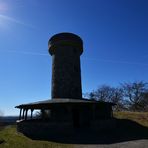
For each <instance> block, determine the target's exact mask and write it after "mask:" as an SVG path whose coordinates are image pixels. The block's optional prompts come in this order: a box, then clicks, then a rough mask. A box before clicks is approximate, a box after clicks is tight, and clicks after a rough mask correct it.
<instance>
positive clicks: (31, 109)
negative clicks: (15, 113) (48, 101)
mask: <svg viewBox="0 0 148 148" xmlns="http://www.w3.org/2000/svg"><path fill="white" fill-rule="evenodd" d="M33 111H34V109H31V119H32V115H33Z"/></svg>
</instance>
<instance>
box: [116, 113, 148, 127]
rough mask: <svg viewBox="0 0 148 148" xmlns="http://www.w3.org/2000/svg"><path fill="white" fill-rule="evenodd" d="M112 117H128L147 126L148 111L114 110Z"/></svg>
mask: <svg viewBox="0 0 148 148" xmlns="http://www.w3.org/2000/svg"><path fill="white" fill-rule="evenodd" d="M114 117H115V118H118V119H129V120H132V121H135V122H137V123H139V124H140V125H143V126H146V127H148V112H114Z"/></svg>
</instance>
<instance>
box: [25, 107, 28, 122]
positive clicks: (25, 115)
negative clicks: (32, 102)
mask: <svg viewBox="0 0 148 148" xmlns="http://www.w3.org/2000/svg"><path fill="white" fill-rule="evenodd" d="M27 112H28V109H26V112H25V120H27Z"/></svg>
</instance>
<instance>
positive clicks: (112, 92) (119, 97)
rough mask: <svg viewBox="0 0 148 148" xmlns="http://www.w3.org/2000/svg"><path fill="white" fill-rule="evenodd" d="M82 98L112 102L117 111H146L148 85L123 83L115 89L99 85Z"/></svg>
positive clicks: (145, 83) (137, 82)
mask: <svg viewBox="0 0 148 148" xmlns="http://www.w3.org/2000/svg"><path fill="white" fill-rule="evenodd" d="M84 97H87V98H89V99H92V100H97V101H107V102H113V103H115V104H116V106H115V108H114V109H115V110H118V111H120V110H121V111H122V110H129V111H148V83H147V82H144V81H135V82H124V83H121V84H120V85H119V86H117V87H113V86H110V85H101V86H99V87H98V88H97V89H96V90H93V91H92V92H89V93H86V94H84Z"/></svg>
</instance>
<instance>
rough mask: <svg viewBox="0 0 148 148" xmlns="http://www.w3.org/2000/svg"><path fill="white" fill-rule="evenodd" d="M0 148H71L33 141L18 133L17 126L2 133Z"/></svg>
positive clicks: (58, 144) (0, 133)
mask: <svg viewBox="0 0 148 148" xmlns="http://www.w3.org/2000/svg"><path fill="white" fill-rule="evenodd" d="M2 140H4V142H3V143H2V144H0V148H71V147H72V146H71V145H70V144H69V145H68V144H61V143H54V142H48V141H39V140H31V139H29V138H27V137H25V136H24V135H22V134H20V133H17V131H16V126H9V127H6V128H4V129H3V130H2V131H0V141H2Z"/></svg>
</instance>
